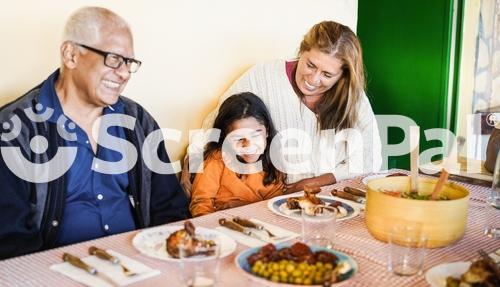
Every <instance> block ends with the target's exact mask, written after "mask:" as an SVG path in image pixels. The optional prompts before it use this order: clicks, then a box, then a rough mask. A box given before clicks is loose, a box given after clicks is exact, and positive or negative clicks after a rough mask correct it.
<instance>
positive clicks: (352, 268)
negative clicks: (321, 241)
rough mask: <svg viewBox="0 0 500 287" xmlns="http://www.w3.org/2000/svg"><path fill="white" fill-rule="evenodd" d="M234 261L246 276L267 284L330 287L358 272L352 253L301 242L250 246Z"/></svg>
mask: <svg viewBox="0 0 500 287" xmlns="http://www.w3.org/2000/svg"><path fill="white" fill-rule="evenodd" d="M235 263H236V266H237V267H238V268H239V269H240V270H242V271H243V272H244V274H245V275H246V276H247V277H249V278H251V279H252V280H254V281H257V282H259V283H261V284H262V285H265V286H269V285H274V284H275V285H276V286H324V285H328V286H329V285H335V284H337V283H339V284H341V283H344V282H346V281H347V280H349V279H351V278H352V277H353V276H354V275H355V274H356V273H357V271H358V265H357V263H356V261H354V259H353V258H352V257H350V256H349V255H347V254H345V253H342V252H339V251H336V250H332V249H328V248H324V247H317V246H308V245H305V244H304V243H301V242H296V243H293V244H292V243H281V244H278V245H273V244H268V245H265V246H262V247H254V248H250V249H247V250H245V251H243V252H241V253H240V254H239V255H238V256H237V257H236V258H235ZM289 284H293V285H289Z"/></svg>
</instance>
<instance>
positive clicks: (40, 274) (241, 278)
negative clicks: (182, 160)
mask: <svg viewBox="0 0 500 287" xmlns="http://www.w3.org/2000/svg"><path fill="white" fill-rule="evenodd" d="M459 184H461V185H463V186H465V187H467V188H468V189H469V190H470V192H471V198H470V201H469V215H468V222H467V229H466V232H465V234H464V236H463V238H462V239H460V240H459V241H458V242H456V243H455V244H453V245H451V246H447V247H443V248H436V249H429V250H428V251H427V254H426V257H425V266H424V269H425V270H427V269H429V268H431V267H433V266H436V265H438V264H441V263H446V262H454V261H468V260H471V259H474V258H476V257H477V252H476V251H477V250H478V249H484V250H485V251H487V252H492V251H494V250H496V249H498V248H500V241H499V240H498V239H497V240H495V239H491V238H488V237H486V236H484V235H483V234H482V227H483V222H485V220H486V217H487V216H490V217H491V216H493V217H494V218H493V220H497V221H500V211H499V212H496V213H485V212H483V208H484V198H486V196H487V194H488V192H489V189H488V188H485V187H481V186H477V185H470V184H464V183H459ZM344 186H354V187H363V186H362V184H361V182H360V178H356V179H352V180H347V181H343V182H340V183H337V184H334V185H332V186H328V187H324V188H323V190H322V194H325V195H327V194H330V190H332V189H333V188H337V189H339V188H343V187H344ZM233 216H244V217H253V218H257V219H259V220H262V221H265V222H269V223H271V224H275V225H279V226H281V227H284V228H286V229H289V230H291V231H294V232H298V233H300V222H299V221H295V220H293V219H289V218H286V217H282V216H279V215H276V214H274V213H272V212H271V211H270V210H269V209H268V208H267V202H258V203H254V204H250V205H247V206H242V207H239V208H234V209H228V210H224V211H219V212H216V213H213V214H210V215H206V216H202V217H198V218H194V219H193V223H194V224H195V225H196V226H204V227H208V228H213V227H216V226H218V223H217V220H218V219H219V218H221V217H233ZM491 219H492V218H490V220H491ZM171 224H174V225H180V224H182V223H181V222H177V223H171ZM137 232H138V231H131V232H127V233H122V234H117V235H113V236H108V237H105V238H101V239H96V240H92V241H86V242H83V243H79V244H75V245H69V246H65V247H61V248H56V249H52V250H48V251H44V252H38V253H34V254H30V255H25V256H20V257H16V258H12V259H8V260H3V261H0V286H79V283H77V282H74V281H72V280H71V279H69V278H66V277H65V276H63V275H60V274H58V273H55V272H52V271H50V270H49V266H50V265H52V264H54V263H59V262H61V255H62V254H63V252H70V253H72V254H74V255H77V256H80V257H84V256H87V250H88V247H89V246H91V245H96V246H99V247H101V248H105V249H112V250H115V251H117V252H119V253H121V254H124V255H126V256H128V257H130V258H132V259H134V260H137V261H140V262H142V263H144V264H146V265H148V266H150V267H152V268H155V269H158V270H160V271H161V275H160V276H157V277H154V278H151V279H148V280H145V281H141V282H138V283H136V284H133V285H131V286H181V284H180V279H179V277H178V274H179V266H178V265H177V264H176V263H172V262H165V261H161V260H157V259H154V258H150V257H146V256H144V255H142V254H140V253H139V251H137V250H136V249H135V248H134V247H133V246H132V238H133V237H134V235H135V234H136V233H137ZM335 242H336V249H338V250H340V251H342V252H345V253H347V254H349V255H351V256H352V257H353V258H354V259H355V260H356V262H357V263H358V265H359V272H358V273H357V274H356V275H355V276H354V278H352V279H351V280H349V281H347V282H345V283H346V284H343V285H345V286H398V287H399V286H427V283H426V281H425V278H424V276H423V275H416V276H411V277H400V276H396V275H393V274H392V273H390V272H388V271H387V270H386V262H387V254H388V245H387V244H386V243H384V242H381V241H378V240H376V239H374V238H373V237H371V235H370V234H369V233H368V230H367V229H366V226H365V223H364V213H363V212H361V214H360V215H359V216H357V217H356V218H353V219H350V220H346V221H340V222H338V224H337V231H336V238H335ZM246 248H247V247H246V246H244V245H241V244H238V247H237V249H236V251H235V252H234V253H233V254H232V255H230V256H228V257H226V258H224V259H223V260H222V265H221V268H220V272H221V273H220V282H219V285H218V286H261V285H260V283H256V282H254V281H252V280H250V279H248V276H245V275H244V274H243V273H242V271H241V270H238V268H237V267H236V265H235V264H234V258H235V257H236V255H237V254H238V253H239V252H241V251H243V250H245V249H246Z"/></svg>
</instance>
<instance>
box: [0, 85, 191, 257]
mask: <svg viewBox="0 0 500 287" xmlns="http://www.w3.org/2000/svg"><path fill="white" fill-rule="evenodd" d="M40 87H41V86H38V87H35V88H34V89H32V90H31V91H29V92H28V93H27V94H25V95H24V96H22V97H20V98H18V99H17V100H15V101H14V102H12V103H9V104H7V105H5V106H3V107H2V108H0V131H1V134H5V133H6V132H8V131H10V130H5V127H4V126H3V123H4V122H9V123H10V126H12V124H13V123H12V121H11V119H12V117H13V115H17V116H18V117H19V119H20V120H21V132H20V134H19V135H18V136H17V137H16V138H15V139H12V140H8V141H7V140H5V138H3V139H2V140H0V148H1V147H6V146H16V147H20V148H21V151H22V153H23V155H24V157H25V158H26V159H27V160H29V161H31V162H34V163H43V162H46V161H48V160H49V159H51V158H52V157H53V156H54V155H55V154H56V153H57V149H58V147H59V146H64V140H63V139H62V138H61V137H60V136H59V134H58V132H57V126H56V124H55V123H51V122H48V121H44V122H34V121H32V120H30V119H29V118H28V117H27V116H26V112H25V110H26V109H31V110H32V111H33V112H36V110H35V105H36V104H37V103H38V95H39V92H40ZM121 99H122V101H123V102H124V105H125V108H124V110H125V114H127V115H130V116H132V117H134V118H136V123H135V127H134V130H130V129H124V130H125V133H126V139H127V140H128V141H129V142H131V143H132V144H133V145H134V146H135V147H136V149H137V154H138V159H137V162H136V164H135V166H134V167H133V168H132V169H131V170H130V171H129V172H128V178H129V187H128V190H127V192H128V194H129V196H130V197H131V201H132V202H133V209H134V220H135V223H136V226H137V227H138V228H143V227H149V226H154V225H159V224H164V223H168V222H172V221H177V220H182V219H185V218H187V217H189V210H188V204H189V202H188V199H187V197H186V195H185V194H184V192H183V191H182V188H181V187H180V185H179V182H178V180H177V177H176V176H175V174H158V173H155V172H152V171H151V170H150V169H149V168H148V167H147V166H146V165H145V163H144V161H143V159H142V152H141V151H142V145H143V143H144V139H145V138H146V136H147V135H148V134H149V133H151V132H152V131H155V130H157V129H158V128H159V127H158V124H157V123H156V122H155V121H154V119H153V117H152V116H151V115H150V114H148V113H147V111H146V110H144V108H143V107H141V106H140V105H139V104H137V103H136V102H134V101H132V100H130V99H128V98H125V97H121ZM35 135H41V136H44V137H45V138H46V139H47V140H48V150H47V151H46V152H45V153H43V154H37V153H34V152H33V151H32V150H31V149H30V140H31V139H32V137H33V136H35ZM152 152H154V151H152ZM156 152H157V154H158V157H159V159H160V160H161V161H163V162H170V160H169V157H168V155H167V152H166V150H165V147H164V145H163V144H162V143H160V144H159V146H158V149H157V151H156ZM65 186H66V185H65V177H64V176H62V177H59V178H57V179H55V180H53V181H51V182H48V183H31V182H27V181H24V180H22V179H20V178H19V177H17V176H16V175H15V174H14V173H13V172H12V171H11V170H10V169H9V167H7V165H6V163H5V161H4V159H3V157H1V156H0V259H5V258H9V257H13V256H18V255H22V254H27V253H31V252H36V251H40V250H44V249H48V248H53V247H56V246H55V240H56V238H57V234H58V226H59V225H60V222H61V221H62V220H64V218H62V215H63V210H64V204H65V197H66V190H65Z"/></svg>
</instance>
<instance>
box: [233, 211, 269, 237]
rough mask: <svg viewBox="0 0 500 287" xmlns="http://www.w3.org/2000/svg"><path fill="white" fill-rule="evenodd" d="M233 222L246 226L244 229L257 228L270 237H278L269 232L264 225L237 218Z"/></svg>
mask: <svg viewBox="0 0 500 287" xmlns="http://www.w3.org/2000/svg"><path fill="white" fill-rule="evenodd" d="M233 221H234V222H236V223H238V224H239V225H242V226H244V227H250V228H255V229H258V230H263V231H265V232H267V234H269V237H276V235H274V234H273V233H271V231H269V230H267V229H266V228H265V227H264V226H263V225H260V224H257V223H255V222H253V221H251V220H248V219H244V218H241V217H238V216H236V217H234V218H233Z"/></svg>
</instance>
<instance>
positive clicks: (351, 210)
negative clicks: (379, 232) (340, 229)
mask: <svg viewBox="0 0 500 287" xmlns="http://www.w3.org/2000/svg"><path fill="white" fill-rule="evenodd" d="M299 196H301V194H288V195H282V196H277V197H274V198H272V199H270V200H269V201H268V202H267V208H269V210H271V211H272V212H273V213H275V214H277V215H280V216H284V217H288V218H292V219H296V220H300V219H301V214H300V209H299V210H291V209H288V208H287V206H286V201H287V199H289V198H291V197H299ZM317 198H319V199H321V200H322V201H323V202H325V203H326V205H329V204H331V203H336V202H339V203H341V206H342V207H343V208H344V209H345V210H346V211H347V214H346V215H345V216H343V217H337V221H341V220H348V219H351V218H353V217H356V216H357V215H358V214H359V208H358V207H357V206H355V205H353V204H352V203H350V202H349V201H348V200H342V199H338V198H334V197H332V196H325V195H318V196H317Z"/></svg>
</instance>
